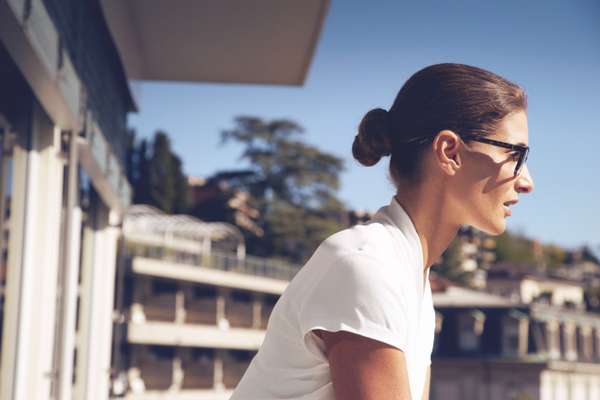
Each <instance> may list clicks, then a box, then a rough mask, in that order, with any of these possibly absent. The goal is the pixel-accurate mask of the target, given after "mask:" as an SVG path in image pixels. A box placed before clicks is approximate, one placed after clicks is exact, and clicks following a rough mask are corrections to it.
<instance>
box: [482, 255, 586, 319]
mask: <svg viewBox="0 0 600 400" xmlns="http://www.w3.org/2000/svg"><path fill="white" fill-rule="evenodd" d="M486 290H487V291H488V292H490V293H494V294H497V295H499V296H503V297H506V298H510V299H512V300H514V301H518V302H522V303H527V304H528V303H533V302H537V303H540V302H541V303H547V304H551V305H554V306H558V307H571V308H578V309H584V308H585V301H584V287H583V284H582V282H580V281H574V280H571V279H565V278H553V277H548V276H546V275H544V274H541V273H539V272H537V271H536V270H535V269H532V268H523V267H522V266H518V265H510V264H499V265H496V266H494V268H493V269H492V270H490V271H489V272H488V276H487V282H486Z"/></svg>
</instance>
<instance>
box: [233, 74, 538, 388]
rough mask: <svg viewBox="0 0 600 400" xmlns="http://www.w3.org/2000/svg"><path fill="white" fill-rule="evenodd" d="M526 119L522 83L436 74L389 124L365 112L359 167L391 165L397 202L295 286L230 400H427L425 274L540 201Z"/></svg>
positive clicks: (349, 232)
mask: <svg viewBox="0 0 600 400" xmlns="http://www.w3.org/2000/svg"><path fill="white" fill-rule="evenodd" d="M526 109H527V100H526V95H525V93H524V91H523V90H522V89H521V88H520V87H519V86H517V85H515V84H514V83H511V82H509V81H507V80H505V79H504V78H502V77H500V76H498V75H495V74H493V73H491V72H489V71H485V70H483V69H480V68H476V67H472V66H467V65H462V64H438V65H432V66H430V67H427V68H425V69H423V70H421V71H419V72H417V73H416V74H414V75H413V76H412V77H411V78H410V79H409V80H408V81H407V82H406V83H405V84H404V86H403V87H402V89H401V90H400V92H399V93H398V96H397V97H396V99H395V101H394V104H393V105H392V107H391V108H390V110H389V111H385V110H383V109H380V108H377V109H374V110H371V111H369V112H368V113H367V114H366V115H365V116H364V118H363V119H362V121H361V123H360V126H359V129H358V135H356V137H355V139H354V144H353V146H352V153H353V155H354V157H355V158H356V159H357V160H358V161H359V162H360V163H361V164H363V165H366V166H370V165H374V164H375V163H377V162H378V161H379V160H380V159H381V158H382V157H383V156H388V155H391V159H390V164H389V171H390V175H391V178H392V180H393V183H394V184H395V187H396V189H397V193H396V194H395V196H394V197H393V198H392V200H391V202H390V204H389V205H388V206H385V207H382V208H381V209H380V210H379V211H378V212H377V213H376V214H375V216H374V217H373V219H372V220H371V221H370V222H369V223H367V224H365V225H357V226H354V227H352V228H349V229H346V230H343V231H341V232H338V233H336V234H334V235H332V236H331V237H329V238H328V239H326V240H325V241H324V242H323V243H322V244H321V245H320V246H319V248H318V249H317V250H316V251H315V253H314V254H313V256H312V257H311V258H310V260H308V262H307V263H306V264H305V265H304V267H303V268H302V269H301V270H300V271H299V272H298V274H297V275H296V276H295V277H294V279H293V280H292V281H291V282H290V284H289V285H288V287H287V288H286V290H285V292H284V293H283V295H282V296H281V297H280V299H279V301H278V302H277V304H276V306H275V308H274V309H273V312H272V314H271V317H270V318H269V323H268V327H267V332H266V336H265V339H264V341H263V344H262V346H261V348H260V350H259V351H258V353H257V354H256V356H255V357H254V359H253V360H252V362H251V364H250V366H249V367H248V369H247V370H246V373H245V374H244V376H243V378H242V380H241V382H240V383H239V385H238V387H237V388H236V390H235V392H234V394H233V397H232V398H231V399H232V400H268V399H305V400H308V399H311V400H317V399H319V400H333V399H337V400H367V399H368V400H371V399H377V400H381V399H394V400H396V399H397V400H400V399H402V400H404V399H406V400H408V399H427V398H428V397H429V375H430V363H431V350H432V345H433V337H434V326H435V314H434V310H433V304H432V299H431V289H430V287H429V279H428V277H429V267H430V266H431V265H432V264H433V263H435V262H436V261H437V260H439V259H440V256H441V255H442V253H443V252H444V250H445V249H446V248H447V247H448V245H449V244H450V242H451V241H452V239H453V238H454V237H455V235H456V233H457V232H458V229H459V228H460V226H461V225H472V226H474V227H475V228H477V229H480V230H482V231H484V232H487V233H489V234H491V235H499V234H501V233H502V232H504V230H505V228H506V222H505V219H506V217H508V216H510V215H511V210H510V208H509V207H510V206H511V205H513V204H516V203H517V201H518V197H519V194H520V193H529V192H531V191H532V190H533V181H532V178H531V175H530V174H529V171H528V169H527V166H526V165H525V162H526V159H527V154H528V151H529V147H528V144H527V143H528V130H527V114H526ZM362 185H364V190H369V183H368V182H363V183H362Z"/></svg>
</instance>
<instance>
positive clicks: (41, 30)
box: [0, 0, 329, 400]
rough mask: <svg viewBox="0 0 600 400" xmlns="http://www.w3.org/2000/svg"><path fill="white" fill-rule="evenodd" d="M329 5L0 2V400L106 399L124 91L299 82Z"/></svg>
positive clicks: (126, 195)
mask: <svg viewBox="0 0 600 400" xmlns="http://www.w3.org/2000/svg"><path fill="white" fill-rule="evenodd" d="M328 5H329V2H328V1H326V0H309V1H303V2H300V3H295V4H294V5H290V4H289V3H285V4H284V3H281V2H278V1H274V0H272V1H263V2H260V4H255V3H252V4H251V3H247V2H242V1H233V2H219V1H204V2H197V1H191V0H183V1H180V2H177V6H176V7H175V6H174V5H173V2H170V1H166V0H131V1H127V2H124V1H120V0H90V1H77V0H68V1H64V0H0V88H1V89H0V145H1V146H0V166H1V170H0V210H2V212H0V283H1V285H2V287H1V288H0V289H1V290H0V295H1V296H2V298H1V301H0V304H1V305H2V309H1V310H2V316H1V321H2V325H1V335H2V342H1V347H0V353H1V355H0V398H1V399H3V400H4V399H11V400H13V399H14V400H21V399H28V400H29V399H31V400H37V399H40V400H42V399H43V400H47V399H64V400H66V399H71V398H76V399H96V398H97V399H105V398H106V397H107V395H108V391H109V382H110V376H109V372H110V348H111V336H112V322H113V321H112V310H113V295H114V282H115V279H114V278H115V269H116V262H117V243H118V238H119V235H120V230H121V228H120V225H121V223H122V218H123V213H124V210H125V209H126V208H127V206H128V205H129V201H130V198H131V189H130V186H129V184H128V183H127V180H126V179H125V173H124V172H125V171H124V168H123V165H124V157H125V152H126V121H127V115H128V113H129V112H133V111H135V110H136V101H135V95H134V94H135V90H133V89H132V88H133V86H132V85H131V84H130V82H131V81H132V80H179V81H195V82H199V81H203V82H235V83H255V84H285V85H302V83H303V82H304V79H305V77H306V74H307V70H308V66H309V65H310V61H311V59H312V56H313V53H314V48H315V46H316V43H317V40H318V37H319V33H320V30H321V27H322V25H323V20H324V16H325V14H326V12H327V9H328Z"/></svg>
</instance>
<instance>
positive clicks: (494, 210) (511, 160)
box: [458, 111, 533, 235]
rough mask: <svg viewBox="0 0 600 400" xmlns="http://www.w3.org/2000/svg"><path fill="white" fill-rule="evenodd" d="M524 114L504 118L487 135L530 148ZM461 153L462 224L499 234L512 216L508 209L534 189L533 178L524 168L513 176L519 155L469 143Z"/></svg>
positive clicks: (523, 112)
mask: <svg viewBox="0 0 600 400" xmlns="http://www.w3.org/2000/svg"><path fill="white" fill-rule="evenodd" d="M528 135H529V134H528V128H527V114H526V113H525V111H518V112H514V113H512V114H509V115H507V116H506V117H505V118H504V119H502V120H501V121H500V123H499V125H498V129H497V130H496V132H494V133H493V134H492V135H489V136H487V137H486V138H488V139H493V140H497V141H501V142H505V143H509V144H521V145H526V146H528V145H529V136H528ZM464 150H465V151H464V152H463V157H464V165H463V167H464V168H462V170H463V171H461V172H462V174H461V175H462V176H461V184H460V185H459V187H460V188H461V189H459V190H461V191H462V194H461V193H458V195H459V196H466V199H464V200H466V201H465V202H464V203H463V204H464V206H465V207H464V208H463V211H464V212H465V213H466V215H465V217H466V219H467V221H466V222H465V224H467V225H472V226H474V227H475V228H477V229H479V230H482V231H484V232H486V233H488V234H491V235H499V234H501V233H502V232H504V231H505V229H506V218H507V217H508V216H510V215H511V213H512V210H511V206H512V204H514V203H515V202H516V201H517V200H518V199H519V196H520V195H521V194H524V193H529V192H531V191H532V190H533V179H532V177H531V174H530V173H529V169H528V168H527V165H523V167H522V168H521V171H520V172H519V174H518V175H517V176H515V175H514V172H515V166H516V164H517V160H518V158H519V157H518V152H516V151H515V150H512V149H506V148H502V147H498V146H495V145H491V144H488V143H480V142H475V141H470V142H469V143H468V144H467V145H466V146H465V149H464Z"/></svg>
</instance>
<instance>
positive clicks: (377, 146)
mask: <svg viewBox="0 0 600 400" xmlns="http://www.w3.org/2000/svg"><path fill="white" fill-rule="evenodd" d="M390 130H391V129H390V121H389V114H388V112H387V111H386V110H384V109H382V108H374V109H372V110H371V111H369V112H368V113H366V114H365V116H364V117H363V119H362V120H361V121H360V125H359V126H358V134H357V135H356V137H355V138H354V143H353V144H352V155H353V156H354V158H355V159H356V160H358V162H360V163H361V164H362V165H365V166H367V167H370V166H371V165H375V164H377V162H378V161H379V160H381V157H384V156H389V155H390V154H391V152H392V140H391V139H392V137H391V132H390Z"/></svg>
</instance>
